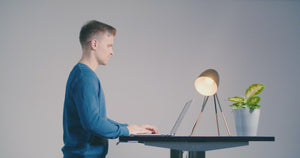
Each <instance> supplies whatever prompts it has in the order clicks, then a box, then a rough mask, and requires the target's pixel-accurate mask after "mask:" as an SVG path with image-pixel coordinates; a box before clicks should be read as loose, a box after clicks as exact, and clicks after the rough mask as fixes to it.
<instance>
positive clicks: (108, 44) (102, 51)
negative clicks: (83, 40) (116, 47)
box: [96, 33, 114, 65]
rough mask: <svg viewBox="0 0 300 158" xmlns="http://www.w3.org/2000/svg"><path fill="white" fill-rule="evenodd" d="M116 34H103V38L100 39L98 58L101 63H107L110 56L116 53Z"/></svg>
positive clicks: (97, 50) (97, 51)
mask: <svg viewBox="0 0 300 158" xmlns="http://www.w3.org/2000/svg"><path fill="white" fill-rule="evenodd" d="M113 43H114V36H113V35H110V34H108V33H104V34H103V35H102V38H101V40H98V45H97V49H96V58H97V61H98V64H99V65H106V64H108V61H109V59H110V56H111V55H113V54H114V52H113V49H112V47H113Z"/></svg>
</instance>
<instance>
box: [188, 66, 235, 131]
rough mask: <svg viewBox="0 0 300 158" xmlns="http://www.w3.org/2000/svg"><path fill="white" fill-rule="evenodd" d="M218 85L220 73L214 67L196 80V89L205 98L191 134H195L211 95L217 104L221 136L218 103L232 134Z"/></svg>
mask: <svg viewBox="0 0 300 158" xmlns="http://www.w3.org/2000/svg"><path fill="white" fill-rule="evenodd" d="M218 86H219V74H218V72H217V71H216V70H214V69H208V70H205V71H204V72H203V73H201V74H200V76H199V77H198V78H197V79H196V80H195V88H196V90H197V91H198V92H199V93H200V94H201V95H203V96H204V100H203V103H202V109H201V112H200V114H199V116H198V119H197V121H196V122H195V124H194V127H193V130H192V133H191V136H192V135H193V134H194V132H195V129H196V126H197V124H198V122H199V120H200V117H201V115H202V113H203V111H204V108H205V105H206V103H207V100H208V98H209V97H210V96H213V97H214V104H215V113H216V120H217V129H218V136H220V129H219V121H218V111H217V103H218V105H219V108H220V111H221V114H222V116H223V120H224V122H225V125H226V129H227V132H228V135H229V136H230V135H231V134H230V131H229V129H228V125H227V121H226V119H225V116H224V114H223V110H222V108H221V105H220V101H219V98H218V95H217V91H218Z"/></svg>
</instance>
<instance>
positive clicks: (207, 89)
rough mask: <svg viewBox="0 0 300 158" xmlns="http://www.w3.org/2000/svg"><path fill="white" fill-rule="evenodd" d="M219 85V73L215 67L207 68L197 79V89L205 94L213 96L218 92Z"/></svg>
mask: <svg viewBox="0 0 300 158" xmlns="http://www.w3.org/2000/svg"><path fill="white" fill-rule="evenodd" d="M218 86H219V74H218V72H217V71H216V70H214V69H207V70H205V71H204V72H203V73H201V74H200V76H199V77H198V78H197V79H196V80H195V88H196V90H197V91H198V92H199V93H200V94H202V95H204V96H212V95H214V94H216V93H217V90H218Z"/></svg>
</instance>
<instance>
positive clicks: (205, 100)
mask: <svg viewBox="0 0 300 158" xmlns="http://www.w3.org/2000/svg"><path fill="white" fill-rule="evenodd" d="M208 98H209V96H205V97H204V100H203V104H202V109H201V112H200V114H199V116H198V119H197V121H196V122H195V124H194V126H193V129H192V132H191V134H190V136H192V135H193V134H194V132H195V129H196V127H197V124H198V122H199V120H200V117H201V115H202V113H203V111H204V108H205V105H206V103H207V100H208Z"/></svg>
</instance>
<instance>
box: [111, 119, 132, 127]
mask: <svg viewBox="0 0 300 158" xmlns="http://www.w3.org/2000/svg"><path fill="white" fill-rule="evenodd" d="M107 120H108V121H109V122H111V123H113V124H119V125H121V126H126V127H127V126H128V124H127V123H119V122H116V121H114V120H111V119H109V118H107Z"/></svg>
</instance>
